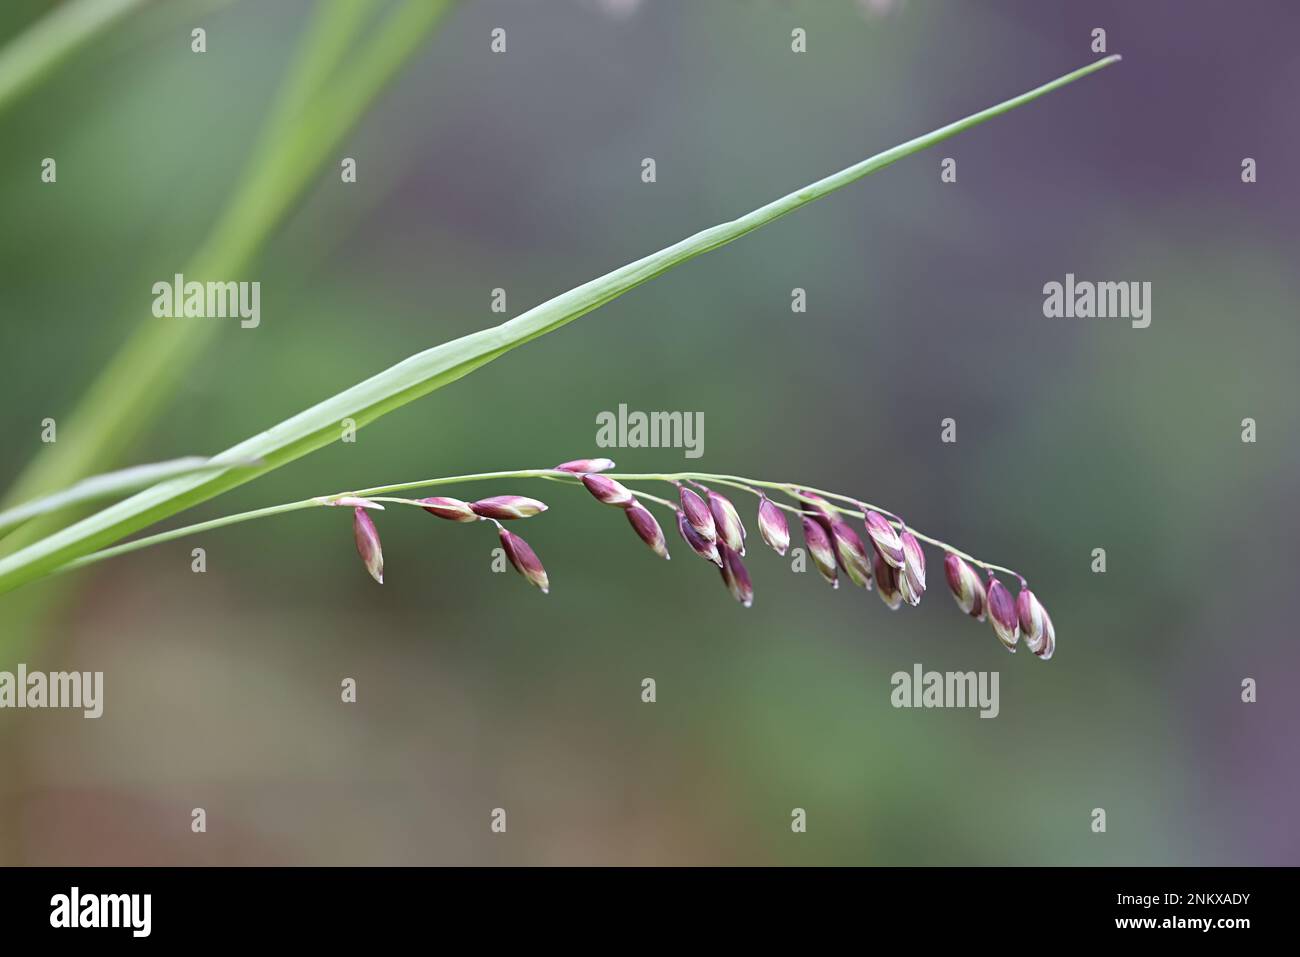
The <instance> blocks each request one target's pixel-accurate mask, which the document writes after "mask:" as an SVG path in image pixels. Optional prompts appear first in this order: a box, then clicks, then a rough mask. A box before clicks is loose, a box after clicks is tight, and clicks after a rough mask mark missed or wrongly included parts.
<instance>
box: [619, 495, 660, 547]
mask: <svg viewBox="0 0 1300 957" xmlns="http://www.w3.org/2000/svg"><path fill="white" fill-rule="evenodd" d="M624 514H625V515H627V520H628V522H630V523H631V525H632V528H633V529H634V530H635V531H636V533H637V534H638V535H639V536H641V541H643V542H645V543H646V544H647V545H649V546H650V551H652V552H654V553H655V554H656V555H658V556H659V557H660V558H665V559H666V558H668V557H669V555H668V543H667V542H665V541H664V530H663V529H662V528H660V527H659V522H657V521H656V520H655V517H654V516H653V515H651V514H650V509H648V508H646V507H645V506H644V505H642V504H641V503H640V502H638V501H636V500H635V499H633V500H632V504H631V505H629V506H628V507H627V508H626V509H624Z"/></svg>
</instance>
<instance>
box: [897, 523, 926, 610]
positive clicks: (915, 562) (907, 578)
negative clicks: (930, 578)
mask: <svg viewBox="0 0 1300 957" xmlns="http://www.w3.org/2000/svg"><path fill="white" fill-rule="evenodd" d="M898 538H899V541H901V542H902V543H903V568H902V571H900V572H899V574H898V587H899V589H900V590H901V591H902V593H903V601H905V602H907V603H908V604H909V605H912V606H916V605H919V604H921V596H922V595H923V594H925V552H924V551H923V550H922V549H921V543H920V541H919V540H918V539H917V537H916V536H915V535H913V534H912V533H911V532H910V531H907V530H906V529H904V530H903V532H902V534H900V535H899V536H898Z"/></svg>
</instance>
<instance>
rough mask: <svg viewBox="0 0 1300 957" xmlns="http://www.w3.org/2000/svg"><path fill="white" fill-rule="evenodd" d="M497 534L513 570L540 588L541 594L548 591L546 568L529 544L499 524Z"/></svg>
mask: <svg viewBox="0 0 1300 957" xmlns="http://www.w3.org/2000/svg"><path fill="white" fill-rule="evenodd" d="M497 535H498V536H500V538H501V547H502V548H504V549H505V552H506V558H508V559H510V564H511V565H513V566H515V571H517V572H519V574H521V575H523V576H524V579H525V580H527V581H528V582H529V583H530V584H533V585H536V586H537V587H538V588H540V589H541V590H542V594H543V595H545V594H546V593H547V592H548V591H550V590H551V582H550V579H549V578H547V577H546V569H545V568H543V567H542V563H541V561H540V560H539V559H538V557H537V553H536V552H534V551H533V550H532V548H531V547H530V546H529V544H528V543H527V542H526V541H524V540H523V539H522V538H520V537H519V536H518V535H516V534H515V533H514V532H512V531H510V530H509V529H507V528H505V527H504V526H501V525H498V526H497Z"/></svg>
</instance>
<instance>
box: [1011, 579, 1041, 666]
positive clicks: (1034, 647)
mask: <svg viewBox="0 0 1300 957" xmlns="http://www.w3.org/2000/svg"><path fill="white" fill-rule="evenodd" d="M1016 617H1017V618H1019V619H1020V634H1021V635H1022V636H1023V637H1024V639H1025V647H1026V648H1028V649H1029V650H1030V651H1032V652H1033V653H1034V654H1036V655H1037V654H1039V653H1041V652H1042V650H1043V646H1044V645H1045V644H1046V643H1047V625H1048V617H1047V609H1045V608H1044V607H1043V606H1042V603H1041V602H1039V600H1038V598H1037V597H1036V596H1035V595H1034V593H1033V592H1031V591H1030V590H1029V589H1028V588H1022V589H1020V594H1019V595H1017V596H1016Z"/></svg>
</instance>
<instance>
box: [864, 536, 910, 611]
mask: <svg viewBox="0 0 1300 957" xmlns="http://www.w3.org/2000/svg"><path fill="white" fill-rule="evenodd" d="M871 570H872V571H873V572H875V575H876V591H878V592H880V600H881V601H883V602H884V603H885V604H886V605H887V606H888V607H889V609H890V610H891V611H898V609H899V608H900V607H901V606H902V604H903V591H902V588H900V587H899V583H898V582H899V579H900V578H901V577H902V572H900V571H899V570H898V569H897V568H895V567H894V566H893V565H890V564H889V563H888V562H886V561H885V557H884V556H883V555H881V554H880V550H879V549H876V548H873V549H872V550H871Z"/></svg>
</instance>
